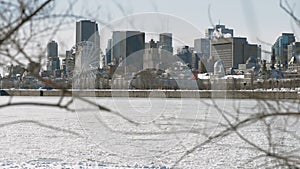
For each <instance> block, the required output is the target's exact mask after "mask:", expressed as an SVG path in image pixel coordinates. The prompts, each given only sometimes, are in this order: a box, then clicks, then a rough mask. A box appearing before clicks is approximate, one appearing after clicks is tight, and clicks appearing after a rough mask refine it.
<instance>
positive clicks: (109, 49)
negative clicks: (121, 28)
mask: <svg viewBox="0 0 300 169" xmlns="http://www.w3.org/2000/svg"><path fill="white" fill-rule="evenodd" d="M111 52H112V39H108V41H107V48H106V49H105V65H108V64H110V63H111V62H112V58H111Z"/></svg>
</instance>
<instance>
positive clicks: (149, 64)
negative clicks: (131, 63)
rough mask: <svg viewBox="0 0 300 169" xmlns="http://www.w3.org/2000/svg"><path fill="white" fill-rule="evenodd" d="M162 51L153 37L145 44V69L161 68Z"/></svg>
mask: <svg viewBox="0 0 300 169" xmlns="http://www.w3.org/2000/svg"><path fill="white" fill-rule="evenodd" d="M160 57H161V55H160V52H159V48H158V43H157V42H155V41H154V40H153V39H151V40H150V42H149V43H146V45H145V53H144V56H143V69H151V68H155V69H159V64H160V60H161V59H160Z"/></svg>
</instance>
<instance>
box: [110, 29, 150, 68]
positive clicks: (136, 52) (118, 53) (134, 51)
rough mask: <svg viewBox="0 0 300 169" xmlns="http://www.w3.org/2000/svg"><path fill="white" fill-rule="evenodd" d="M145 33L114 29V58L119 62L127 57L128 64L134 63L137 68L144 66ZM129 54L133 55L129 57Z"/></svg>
mask: <svg viewBox="0 0 300 169" xmlns="http://www.w3.org/2000/svg"><path fill="white" fill-rule="evenodd" d="M144 49H145V33H144V32H140V31H114V32H113V35H112V57H113V58H112V59H113V60H114V61H115V62H116V64H119V63H121V62H122V60H124V59H125V58H127V59H126V60H127V63H126V64H127V65H130V64H134V65H135V66H136V69H137V70H140V69H142V67H143V50H144ZM128 56H131V57H130V58H128Z"/></svg>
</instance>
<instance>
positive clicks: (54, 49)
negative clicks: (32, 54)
mask: <svg viewBox="0 0 300 169" xmlns="http://www.w3.org/2000/svg"><path fill="white" fill-rule="evenodd" d="M50 57H58V44H57V42H55V41H54V40H52V41H50V42H49V43H48V44H47V58H50Z"/></svg>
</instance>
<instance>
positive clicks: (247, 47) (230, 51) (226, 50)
mask: <svg viewBox="0 0 300 169" xmlns="http://www.w3.org/2000/svg"><path fill="white" fill-rule="evenodd" d="M210 50H211V56H212V58H214V60H218V59H221V60H222V61H223V64H224V68H225V70H229V69H231V68H234V69H237V68H238V64H244V63H246V61H247V60H248V58H249V57H250V56H252V57H254V58H259V57H260V56H261V55H260V52H261V49H260V46H258V45H254V44H253V45H252V44H248V42H247V39H246V38H240V37H231V38H220V39H215V40H212V41H211V49H210Z"/></svg>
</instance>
